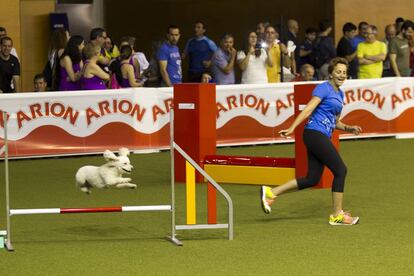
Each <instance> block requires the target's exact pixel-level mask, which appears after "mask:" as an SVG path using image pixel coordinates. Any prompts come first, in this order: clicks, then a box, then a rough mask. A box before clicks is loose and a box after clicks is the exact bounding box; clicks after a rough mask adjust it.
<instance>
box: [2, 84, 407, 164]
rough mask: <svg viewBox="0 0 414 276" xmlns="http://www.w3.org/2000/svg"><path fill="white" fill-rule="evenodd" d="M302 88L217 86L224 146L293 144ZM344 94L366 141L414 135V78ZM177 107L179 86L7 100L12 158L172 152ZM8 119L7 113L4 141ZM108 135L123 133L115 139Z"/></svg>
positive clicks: (347, 112) (347, 89) (355, 87)
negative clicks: (291, 129)
mask: <svg viewBox="0 0 414 276" xmlns="http://www.w3.org/2000/svg"><path fill="white" fill-rule="evenodd" d="M309 83H314V82H309ZM295 84H297V83H293V82H292V83H279V84H263V85H229V86H225V85H221V86H220V85H218V86H217V96H216V102H215V103H216V106H215V110H214V113H215V114H216V127H217V145H218V146H220V145H229V144H231V145H242V144H262V143H279V142H286V140H285V139H280V137H279V135H278V130H280V129H283V128H285V127H286V126H288V125H290V123H291V122H292V120H293V117H294V102H295V99H294V95H293V91H294V85H295ZM341 88H342V90H343V91H344V94H345V98H344V103H345V106H344V109H343V112H342V117H343V121H344V122H346V123H348V124H358V125H361V126H362V129H363V133H361V135H360V136H359V137H372V136H375V137H378V136H394V135H401V134H403V135H404V136H405V137H406V136H407V135H408V136H409V135H410V134H411V135H412V133H414V125H413V124H412V121H413V118H414V78H383V79H366V80H348V81H346V82H345V84H344V85H343V86H342V87H341ZM172 103H173V90H172V88H130V89H121V90H116V91H111V90H107V91H99V93H98V92H97V91H72V92H69V91H68V92H47V93H15V94H8V95H6V94H0V110H2V111H5V112H7V113H8V114H9V115H10V117H9V118H8V120H9V157H11V158H24V157H33V156H50V155H74V154H86V153H98V152H99V153H100V152H103V151H104V150H105V149H109V150H116V149H117V147H118V145H119V144H122V145H123V146H125V147H127V148H129V149H130V150H131V151H137V152H139V151H156V150H160V149H168V148H169V113H170V109H171V107H172ZM3 121H4V118H3V116H2V115H0V141H1V139H2V137H3V129H2V126H3ZM109 132H117V133H119V134H120V135H119V137H118V139H117V140H116V141H114V139H112V137H111V136H110V135H108V133H109ZM407 133H408V134H407ZM341 137H342V138H345V137H354V136H352V135H351V136H350V135H349V134H344V133H341ZM290 141H292V140H290Z"/></svg>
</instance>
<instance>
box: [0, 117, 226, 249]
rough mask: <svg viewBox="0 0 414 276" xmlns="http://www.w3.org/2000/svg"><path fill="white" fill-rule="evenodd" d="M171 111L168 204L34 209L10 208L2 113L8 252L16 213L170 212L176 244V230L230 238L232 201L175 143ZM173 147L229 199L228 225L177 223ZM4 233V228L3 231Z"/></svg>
mask: <svg viewBox="0 0 414 276" xmlns="http://www.w3.org/2000/svg"><path fill="white" fill-rule="evenodd" d="M173 118H174V111H173V109H171V120H170V126H171V139H170V144H171V149H170V150H171V204H168V205H147V206H115V207H92V208H36V209H11V208H10V183H9V163H8V162H9V148H8V137H7V125H8V118H7V113H6V112H3V122H4V128H3V129H4V146H3V147H2V148H0V155H1V154H2V153H4V164H5V166H4V167H5V186H6V231H5V242H4V244H5V247H6V249H7V250H8V251H14V247H13V245H12V235H11V217H12V216H16V215H36V214H75V213H78V214H79V213H107V212H144V211H169V212H170V213H171V235H169V236H167V239H168V240H170V241H171V242H173V243H174V244H176V245H180V246H181V245H182V242H181V241H180V240H178V239H177V238H176V230H191V229H214V228H227V229H228V238H229V240H232V239H233V203H232V201H231V198H230V196H229V195H228V194H227V193H226V191H224V189H223V188H222V187H221V186H220V185H218V184H217V183H216V182H215V181H214V180H213V179H212V178H211V177H210V176H209V175H207V173H206V172H205V171H204V170H202V169H201V168H200V167H199V166H198V165H197V163H196V162H194V160H192V159H191V158H190V156H188V155H187V154H186V153H185V151H183V150H182V149H181V148H180V147H179V146H178V145H177V144H176V143H175V142H174V134H173ZM174 149H176V150H177V151H178V152H179V153H180V154H181V155H182V156H183V157H184V158H185V159H186V160H187V161H188V162H190V163H191V164H192V165H193V166H194V167H195V169H196V170H198V171H199V172H200V173H201V174H202V175H203V176H204V177H205V178H206V179H207V180H208V181H210V183H211V184H212V185H213V186H214V187H215V188H216V189H217V190H218V191H219V192H220V193H221V194H222V195H223V196H224V197H225V198H226V200H227V202H228V212H229V216H228V217H229V221H228V223H227V224H205V225H204V224H198V225H176V217H175V180H174ZM2 233H4V231H2Z"/></svg>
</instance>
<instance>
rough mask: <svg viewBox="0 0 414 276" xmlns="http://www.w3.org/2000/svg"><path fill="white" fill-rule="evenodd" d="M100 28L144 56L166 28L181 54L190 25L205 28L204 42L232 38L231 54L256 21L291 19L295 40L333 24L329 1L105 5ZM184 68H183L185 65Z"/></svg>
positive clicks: (111, 0)
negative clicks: (177, 35)
mask: <svg viewBox="0 0 414 276" xmlns="http://www.w3.org/2000/svg"><path fill="white" fill-rule="evenodd" d="M104 5H105V6H104V10H105V25H106V28H107V30H108V33H109V35H110V36H111V37H112V38H113V39H115V41H117V40H118V39H119V38H120V37H122V36H124V35H133V36H135V37H136V38H137V44H136V48H137V49H139V50H141V51H143V52H144V53H145V54H146V55H147V56H149V55H150V53H151V42H152V41H154V40H156V39H163V38H164V37H165V33H166V28H167V26H168V25H170V24H175V25H178V26H179V27H180V29H181V39H180V43H179V47H180V50H182V49H183V48H184V45H185V42H186V41H187V40H188V39H189V38H190V37H191V36H192V35H193V22H194V21H195V20H197V19H200V20H202V21H204V22H205V24H206V27H207V36H209V37H210V38H211V39H213V40H214V41H215V42H217V41H218V39H219V37H220V36H221V34H223V33H224V32H230V33H232V34H233V35H234V36H235V43H236V49H241V48H242V47H243V39H244V37H245V35H246V33H247V31H248V30H255V26H256V24H257V22H259V21H270V22H272V23H275V24H279V23H280V21H281V16H283V19H284V20H283V21H284V24H286V21H287V19H289V18H295V19H297V20H298V21H299V24H300V37H301V38H302V37H303V33H304V31H305V29H306V27H308V26H315V27H316V26H317V25H318V23H319V21H320V20H321V19H325V18H328V19H331V20H333V14H334V12H333V0H308V1H299V0H284V1H276V0H273V1H271V0H270V1H269V0H261V1H260V0H259V1H258V0H243V1H241V0H221V1H220V0H208V1H207V0H204V1H202V0H149V1H141V0H139V1H133V0H122V1H120V0H106V1H105V2H104ZM184 66H185V65H184Z"/></svg>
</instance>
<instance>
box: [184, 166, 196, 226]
mask: <svg viewBox="0 0 414 276" xmlns="http://www.w3.org/2000/svg"><path fill="white" fill-rule="evenodd" d="M185 169H186V170H185V171H186V202H187V224H196V195H195V169H194V167H193V166H192V165H191V164H190V163H189V162H188V161H186V162H185Z"/></svg>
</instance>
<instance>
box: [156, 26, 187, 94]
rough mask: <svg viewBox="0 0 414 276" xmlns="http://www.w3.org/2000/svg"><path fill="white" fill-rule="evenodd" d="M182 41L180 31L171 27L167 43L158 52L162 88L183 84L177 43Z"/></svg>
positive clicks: (175, 27)
mask: <svg viewBox="0 0 414 276" xmlns="http://www.w3.org/2000/svg"><path fill="white" fill-rule="evenodd" d="M179 39H180V29H179V28H178V27H177V26H175V25H170V26H169V27H168V32H167V41H165V42H164V43H163V44H162V45H161V47H160V48H159V50H158V52H157V60H158V65H159V67H160V74H161V78H162V81H161V86H172V85H173V84H176V83H181V82H182V74H181V56H180V51H179V49H178V46H177V43H178V40H179Z"/></svg>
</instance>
